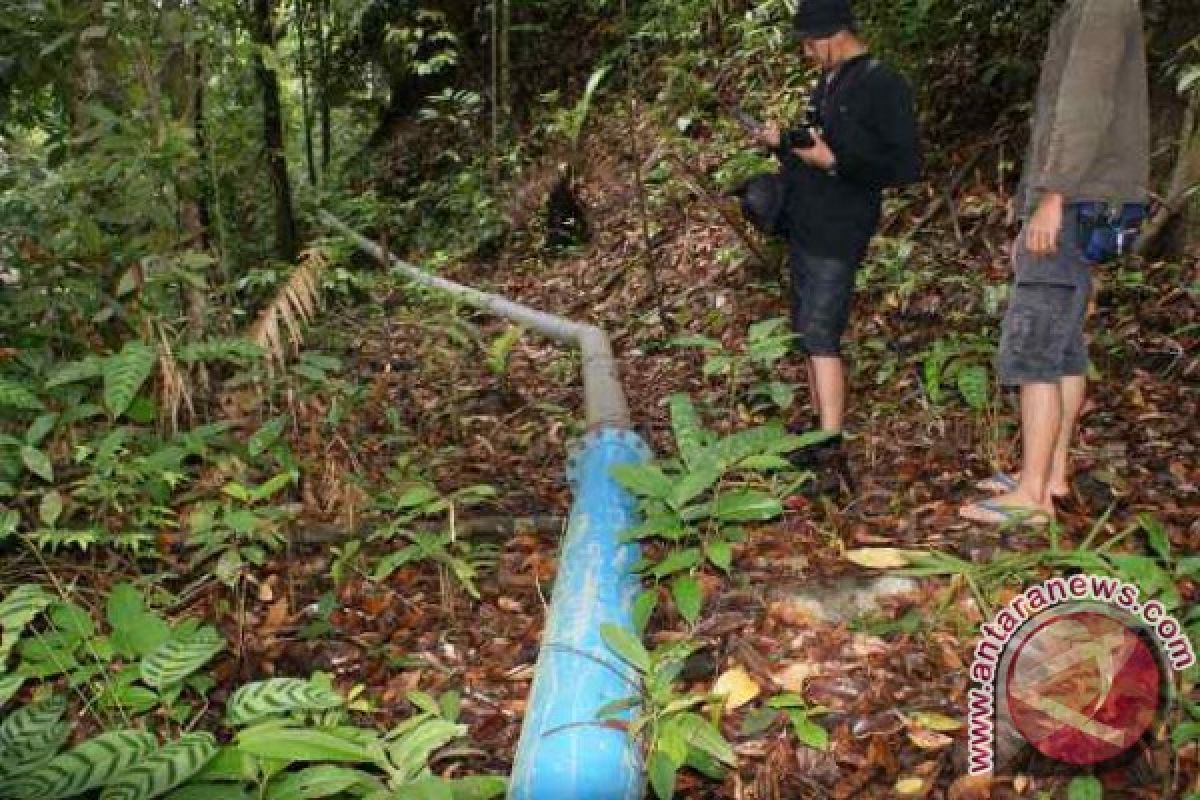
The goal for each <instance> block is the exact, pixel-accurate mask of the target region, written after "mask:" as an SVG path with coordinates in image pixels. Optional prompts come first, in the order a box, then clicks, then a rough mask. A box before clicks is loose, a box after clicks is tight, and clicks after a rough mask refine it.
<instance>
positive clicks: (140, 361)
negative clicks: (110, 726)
mask: <svg viewBox="0 0 1200 800" xmlns="http://www.w3.org/2000/svg"><path fill="white" fill-rule="evenodd" d="M157 362H158V354H157V353H155V351H154V348H152V347H149V346H147V345H145V344H142V343H141V342H129V343H127V344H126V345H125V346H124V347H123V348H121V352H119V353H117V354H116V355H114V356H111V357H109V358H108V360H107V361H105V363H104V405H105V406H106V407H107V408H108V412H109V413H110V414H112V416H113V419H116V418H118V417H120V416H121V415H122V414H124V413H125V411H126V410H128V408H129V406H130V404H131V403H133V399H134V398H135V397H137V393H138V392H139V391H140V390H141V388H142V385H143V384H144V383H145V382H146V380H147V379H148V378H149V377H150V374H151V373H152V372H154V365H155V364H156V363H157Z"/></svg>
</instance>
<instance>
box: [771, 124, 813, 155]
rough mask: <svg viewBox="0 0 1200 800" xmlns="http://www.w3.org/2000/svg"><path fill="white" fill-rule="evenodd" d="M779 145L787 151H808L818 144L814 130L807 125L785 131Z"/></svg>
mask: <svg viewBox="0 0 1200 800" xmlns="http://www.w3.org/2000/svg"><path fill="white" fill-rule="evenodd" d="M779 143H780V144H781V145H782V146H783V147H784V148H785V149H787V150H807V149H808V148H810V147H812V146H813V145H814V144H816V140H815V139H813V135H812V128H810V127H808V126H807V125H806V126H804V127H802V128H792V129H791V130H789V131H784V133H783V134H782V135H781V136H780V142H779Z"/></svg>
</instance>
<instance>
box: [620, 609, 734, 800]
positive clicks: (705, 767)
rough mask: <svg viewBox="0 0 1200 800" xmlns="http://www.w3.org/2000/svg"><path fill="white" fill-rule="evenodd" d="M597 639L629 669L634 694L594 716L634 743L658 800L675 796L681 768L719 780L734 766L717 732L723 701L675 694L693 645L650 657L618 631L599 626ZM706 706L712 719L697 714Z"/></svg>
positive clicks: (673, 646) (669, 648)
mask: <svg viewBox="0 0 1200 800" xmlns="http://www.w3.org/2000/svg"><path fill="white" fill-rule="evenodd" d="M600 635H601V637H602V638H603V639H604V642H605V644H606V645H608V647H609V648H610V649H611V650H612V651H613V652H614V653H615V654H616V655H617V656H618V657H620V659H621V660H622V661H623V662H625V664H627V665H629V667H631V668H632V670H633V673H634V676H635V678H634V680H635V686H636V688H637V691H636V693H635V694H632V695H630V696H629V697H628V698H624V699H621V700H617V701H615V702H613V703H610V704H608V705H607V706H605V707H604V708H602V709H600V711H599V712H597V716H598V717H599V718H600V719H603V720H620V722H621V723H622V725H623V726H625V727H626V730H627V731H628V732H629V735H630V737H632V738H633V739H634V740H635V741H636V742H638V744H639V747H640V748H641V750H642V753H643V763H645V765H646V773H645V775H646V782H647V784H648V786H649V787H650V788H651V789H652V790H653V791H654V794H655V796H656V797H659V798H663V800H666V798H671V797H674V796H675V782H676V775H677V773H678V772H679V771H680V770H681V769H684V768H685V767H690V768H693V769H696V770H698V771H700V772H702V773H704V774H705V775H707V776H709V777H711V778H713V779H718V780H719V779H720V778H721V777H723V775H724V772H725V770H726V769H727V768H730V767H735V766H737V756H736V755H735V754H734V752H733V747H732V746H731V745H730V744H729V742H728V741H727V740H726V739H725V737H724V735H723V734H722V733H721V730H720V728H719V727H718V726H717V718H718V717H717V715H719V713H720V709H721V707H722V702H721V698H718V697H714V696H711V695H704V694H696V693H687V694H684V693H681V692H679V690H678V688H677V684H678V682H679V675H680V673H681V672H682V671H683V667H684V664H685V662H686V661H687V659H688V657H689V656H690V655H692V653H694V652H695V651H696V649H697V645H696V644H695V643H693V642H686V641H685V642H673V643H670V644H667V645H663V646H662V647H659V648H658V649H656V650H654V651H652V652H651V651H648V650H647V649H646V648H645V647H644V646H643V645H642V643H641V642H640V641H639V640H638V639H637V637H635V636H634V635H633V634H631V633H630V632H629V631H627V630H626V629H624V628H621V627H619V626H616V625H605V626H602V627H601V629H600ZM705 704H710V705H711V707H712V708H713V709H714V716H713V718H712V719H709V718H706V717H705V716H704V715H703V714H701V713H700V711H701V710H703V709H702V707H703V706H704V705H705ZM634 709H636V711H633V710H634ZM631 711H633V713H632V718H630V712H631Z"/></svg>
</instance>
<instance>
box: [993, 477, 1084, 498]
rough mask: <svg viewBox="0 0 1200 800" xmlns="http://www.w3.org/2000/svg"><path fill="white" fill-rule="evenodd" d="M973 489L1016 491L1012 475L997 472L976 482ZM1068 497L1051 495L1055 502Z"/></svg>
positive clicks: (1015, 481)
mask: <svg viewBox="0 0 1200 800" xmlns="http://www.w3.org/2000/svg"><path fill="white" fill-rule="evenodd" d="M975 488H976V489H978V490H979V491H981V492H992V493H995V494H1006V493H1008V492H1015V491H1016V490H1017V479H1016V478H1014V477H1013V476H1012V475H1009V474H1008V473H1007V472H997V473H996V474H994V475H992V476H991V477H990V478H984V479H983V480H981V481H979V482H977V483H976V484H975ZM1068 496H1069V495H1065V494H1056V495H1053V497H1054V499H1055V500H1062V499H1064V498H1066V497H1068Z"/></svg>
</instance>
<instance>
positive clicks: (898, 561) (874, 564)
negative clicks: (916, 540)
mask: <svg viewBox="0 0 1200 800" xmlns="http://www.w3.org/2000/svg"><path fill="white" fill-rule="evenodd" d="M845 556H846V560H847V561H850V562H853V563H855V564H858V565H859V566H860V567H867V568H869V569H898V568H900V567H907V566H909V557H908V554H907V553H906V552H905V551H903V550H897V549H896V548H894V547H864V548H861V549H858V550H847V551H846V553H845Z"/></svg>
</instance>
